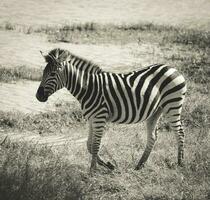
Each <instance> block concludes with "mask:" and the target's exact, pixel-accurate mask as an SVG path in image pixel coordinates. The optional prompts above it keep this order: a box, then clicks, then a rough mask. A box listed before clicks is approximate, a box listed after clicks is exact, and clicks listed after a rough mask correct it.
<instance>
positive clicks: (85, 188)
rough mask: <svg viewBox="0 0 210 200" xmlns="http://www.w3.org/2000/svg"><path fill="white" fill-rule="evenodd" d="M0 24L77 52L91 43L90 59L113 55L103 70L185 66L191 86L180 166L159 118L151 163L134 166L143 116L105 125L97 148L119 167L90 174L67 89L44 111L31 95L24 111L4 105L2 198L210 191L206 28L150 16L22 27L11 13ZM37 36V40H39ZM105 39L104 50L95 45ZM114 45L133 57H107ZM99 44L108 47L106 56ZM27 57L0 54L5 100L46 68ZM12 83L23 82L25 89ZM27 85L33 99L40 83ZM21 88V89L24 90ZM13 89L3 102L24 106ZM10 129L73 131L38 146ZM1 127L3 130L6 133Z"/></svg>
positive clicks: (4, 31) (200, 195) (178, 195)
mask: <svg viewBox="0 0 210 200" xmlns="http://www.w3.org/2000/svg"><path fill="white" fill-rule="evenodd" d="M0 31H1V33H0V34H1V35H5V38H6V36H8V35H16V37H19V36H17V35H21V36H20V38H22V39H23V40H24V38H25V40H26V41H30V38H29V37H31V38H33V39H34V38H43V37H44V38H45V40H43V43H44V45H45V46H47V47H49V46H50V47H54V46H55V45H56V46H61V47H65V48H67V49H68V47H72V48H73V49H74V50H75V51H77V52H78V53H79V50H81V51H82V50H84V49H85V48H86V47H89V48H90V50H89V51H86V49H85V50H84V51H82V52H83V55H84V56H86V55H87V57H88V56H89V57H88V58H91V59H93V58H95V57H100V56H101V57H100V59H101V60H100V59H99V60H97V58H96V61H98V62H99V63H100V64H101V63H104V62H105V60H107V59H110V61H108V62H107V63H106V66H104V69H105V70H109V71H114V72H127V71H132V70H136V69H139V68H141V67H143V66H146V65H150V64H153V63H167V64H168V65H171V66H174V67H176V68H177V69H178V70H179V71H180V72H181V73H183V74H184V76H185V78H186V80H187V86H188V91H187V95H186V101H185V104H184V109H183V115H182V119H183V124H184V126H185V133H186V144H185V166H184V167H178V166H177V165H176V160H177V157H176V156H177V145H176V139H175V135H174V134H173V133H172V132H171V131H170V128H169V127H168V126H167V124H166V123H165V121H164V119H163V120H161V121H160V124H159V128H160V130H159V135H158V141H157V143H156V145H155V147H154V149H153V151H152V153H151V155H150V157H149V160H148V162H147V164H146V165H145V167H144V168H143V169H141V170H140V171H135V170H134V168H135V165H136V164H137V162H138V160H139V158H140V156H141V154H142V152H143V150H144V147H145V144H146V131H145V125H144V123H141V124H134V125H116V124H108V125H107V127H106V133H105V136H104V139H103V143H102V148H101V152H100V154H101V156H102V157H103V158H105V159H106V160H110V161H111V162H112V163H114V164H115V165H116V169H115V170H114V171H112V172H111V171H109V170H107V169H104V168H102V167H98V170H97V172H96V173H95V175H94V176H90V173H89V166H90V158H91V157H90V156H89V154H88V152H87V150H86V143H85V141H84V140H83V139H84V138H87V135H88V125H87V123H86V121H85V120H84V119H83V117H82V114H81V111H80V107H79V105H78V103H77V102H76V101H74V100H72V99H71V98H72V97H71V96H70V95H69V98H70V101H68V100H67V97H66V94H62V93H61V94H62V95H61V96H62V97H64V96H65V98H63V99H64V100H62V98H61V99H60V100H59V101H52V102H53V103H52V104H53V105H52V107H53V109H49V110H45V109H44V107H41V109H42V108H43V109H44V111H45V112H40V109H39V107H38V106H37V105H36V106H37V107H36V106H35V102H34V101H32V102H30V103H29V106H30V107H33V105H34V110H33V108H31V110H30V112H21V111H17V110H12V109H3V108H2V109H1V111H0V128H1V129H0V131H1V132H0V134H1V136H2V137H1V140H0V141H1V146H0V199H1V200H14V199H21V200H24V199H25V200H32V199H34V200H35V199H36V200H37V199H50V200H53V199H55V200H57V199H60V200H61V199H62V200H63V199H65V200H67V199H146V200H149V199H151V200H152V199H153V200H154V199H155V200H157V199H177V200H178V199H189V200H191V199H196V200H197V199H210V162H209V160H210V133H209V128H210V98H209V97H210V67H209V66H210V57H209V55H210V32H208V31H206V30H198V29H196V28H194V29H189V28H182V27H179V26H170V25H157V24H153V23H135V24H132V23H130V24H123V25H115V24H101V23H92V22H90V23H83V24H80V23H74V24H71V23H69V24H65V25H62V26H61V25H60V26H56V25H54V24H53V25H50V26H49V25H48V26H47V25H46V26H43V25H37V26H32V25H24V26H23V25H20V24H17V23H15V22H9V21H7V22H4V23H2V24H1V30H0ZM32 41H40V40H39V39H36V40H32ZM33 44H34V45H36V43H35V42H34V43H33ZM25 45H26V46H27V45H28V44H27V43H26V44H25ZM44 45H43V46H44ZM99 47H100V48H99ZM102 47H107V49H106V50H104V48H103V50H101V48H102ZM115 47H119V48H121V50H122V49H123V50H122V51H119V53H120V54H121V55H122V57H126V54H128V53H129V56H128V57H126V59H125V60H123V58H122V60H121V62H119V61H117V62H116V59H117V56H116V54H114V58H115V59H113V58H112V57H111V56H112V54H111V53H110V52H109V50H110V49H112V50H114V49H115ZM14 48H17V47H16V46H14ZM78 48H79V50H77V49H78ZM46 49H47V48H46ZM124 49H126V50H124ZM49 50H50V49H49ZM69 50H71V48H69ZM94 50H96V51H99V52H100V51H101V55H100V54H99V53H98V54H97V53H95V55H94V56H93V57H91V55H89V54H91V51H92V54H94ZM4 51H5V49H4ZM28 51H29V52H30V46H29V50H28ZM116 51H117V50H116ZM103 52H105V53H107V54H106V55H102V53H103ZM142 52H144V53H142ZM37 53H39V52H38V50H37ZM78 53H77V54H78ZM24 55H25V54H24ZM107 55H108V56H107ZM25 56H26V58H25V59H26V61H28V62H26V64H24V65H20V64H19V61H21V62H22V60H21V59H20V57H19V59H16V60H17V62H16V60H15V59H11V61H12V62H11V63H10V64H11V66H7V64H5V63H6V62H5V59H4V56H3V55H1V57H0V58H1V61H0V62H1V63H0V65H1V67H0V82H1V83H0V87H1V88H2V90H1V96H0V98H1V99H5V97H4V94H5V93H4V90H6V89H8V88H10V87H9V86H11V85H12V86H14V87H16V86H15V85H17V86H19V85H20V84H22V83H23V84H25V85H26V86H28V87H29V89H30V90H36V87H37V86H38V81H40V80H41V75H42V69H41V68H38V67H36V65H39V64H40V63H41V61H39V59H42V58H41V57H33V55H32V57H31V60H32V61H34V63H32V64H31V65H30V66H29V63H30V62H32V61H30V57H28V56H27V55H25ZM109 57H110V58H109ZM33 58H34V59H33ZM22 59H23V58H22ZM14 60H15V61H14ZM94 60H95V59H93V61H94ZM9 61H10V60H9ZM36 61H37V62H36ZM122 61H123V62H122ZM126 61H127V62H126ZM37 63H38V64H37ZM109 64H110V66H108V65H109ZM8 65H9V64H8ZM102 68H103V65H102ZM14 83H16V84H14ZM4 86H5V87H4ZM4 88H6V89H4ZM16 88H17V89H20V90H23V88H24V87H16ZM25 88H27V87H25ZM25 88H24V90H25ZM30 90H26V91H25V93H27V94H30V95H29V97H32V95H33V93H34V94H35V92H36V91H34V92H33V93H30ZM12 91H13V90H12ZM7 92H8V91H7ZM13 92H15V91H13ZM25 93H21V94H22V95H24V97H27V96H26V94H25ZM10 96H11V97H14V99H8V101H13V102H16V103H17V102H18V103H19V104H18V106H19V107H20V108H21V107H22V104H27V99H21V98H17V97H16V96H15V95H12V94H11V93H10ZM8 97H9V96H8ZM29 97H28V98H29ZM50 100H51V99H49V101H50ZM21 102H22V104H21ZM1 103H2V105H1V107H4V108H9V107H8V106H7V105H6V101H5V100H4V101H3V100H1ZM12 105H13V104H12ZM11 107H12V106H11ZM20 110H21V109H20ZM26 111H29V110H27V109H26ZM37 111H38V112H37ZM11 133H13V134H17V135H21V134H22V135H23V137H25V136H26V135H27V137H29V136H35V135H36V136H37V137H36V138H39V137H40V140H41V139H42V138H49V137H51V136H58V137H65V138H68V137H69V138H70V139H69V140H68V139H66V142H64V143H61V145H57V146H55V145H53V144H52V145H49V144H48V145H47V144H46V145H45V144H44V143H43V144H42V145H40V144H39V139H36V141H35V142H30V141H29V140H27V141H25V140H21V139H19V140H17V141H15V140H10V138H9V135H10V134H11ZM6 134H8V138H6V140H5V141H4V138H5V135H6ZM78 141H81V142H78Z"/></svg>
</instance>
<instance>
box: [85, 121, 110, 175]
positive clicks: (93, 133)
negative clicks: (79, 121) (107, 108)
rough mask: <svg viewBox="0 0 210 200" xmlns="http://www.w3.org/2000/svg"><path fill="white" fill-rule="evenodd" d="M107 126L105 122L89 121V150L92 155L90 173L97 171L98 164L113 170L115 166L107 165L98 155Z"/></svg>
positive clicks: (108, 163)
mask: <svg viewBox="0 0 210 200" xmlns="http://www.w3.org/2000/svg"><path fill="white" fill-rule="evenodd" d="M104 126H105V120H104V121H102V120H101V119H100V120H97V119H95V120H90V121H89V137H88V141H87V148H88V151H89V153H90V154H92V160H91V166H90V171H95V170H96V168H97V163H98V164H99V165H102V166H104V167H106V168H108V169H111V170H113V169H114V165H112V164H111V163H110V162H107V163H105V162H104V161H103V160H102V159H101V158H100V157H99V155H98V152H99V149H100V143H101V138H102V136H103V132H104Z"/></svg>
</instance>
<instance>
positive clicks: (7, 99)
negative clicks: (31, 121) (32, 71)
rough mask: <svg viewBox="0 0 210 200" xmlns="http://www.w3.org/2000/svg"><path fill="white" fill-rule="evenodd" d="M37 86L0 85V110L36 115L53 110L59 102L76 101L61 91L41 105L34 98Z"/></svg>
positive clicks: (34, 84)
mask: <svg viewBox="0 0 210 200" xmlns="http://www.w3.org/2000/svg"><path fill="white" fill-rule="evenodd" d="M38 86H39V82H32V81H19V82H17V83H15V84H11V83H4V84H1V83H0V105H1V106H0V110H2V111H20V112H23V113H38V112H46V111H49V110H54V109H55V104H56V103H59V102H61V101H65V102H71V101H76V99H74V98H73V96H72V95H71V94H69V92H68V91H67V90H65V89H63V90H60V91H58V92H57V93H55V94H54V95H53V96H51V97H50V98H49V100H48V101H47V102H46V103H41V102H39V101H38V100H37V99H36V97H35V94H36V91H37V88H38Z"/></svg>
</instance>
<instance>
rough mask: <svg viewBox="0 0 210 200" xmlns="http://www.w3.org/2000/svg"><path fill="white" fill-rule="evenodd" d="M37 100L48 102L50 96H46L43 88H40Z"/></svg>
mask: <svg viewBox="0 0 210 200" xmlns="http://www.w3.org/2000/svg"><path fill="white" fill-rule="evenodd" d="M36 98H37V99H38V101H40V102H46V101H47V99H48V95H45V93H44V88H43V87H39V89H38V91H37V93H36Z"/></svg>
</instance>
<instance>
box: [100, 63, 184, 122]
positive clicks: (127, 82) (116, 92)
mask: <svg viewBox="0 0 210 200" xmlns="http://www.w3.org/2000/svg"><path fill="white" fill-rule="evenodd" d="M102 77H103V95H104V99H105V102H106V104H107V107H108V110H109V120H110V121H111V122H117V123H136V122H139V121H144V120H146V119H148V118H149V117H150V116H152V115H153V114H154V112H155V111H156V110H157V108H158V107H162V108H163V112H164V113H167V114H168V111H169V109H170V108H171V107H173V106H175V105H174V104H176V106H177V104H178V105H181V104H182V103H183V100H184V94H185V91H186V85H185V80H184V78H183V76H182V75H181V74H179V72H178V71H177V70H176V69H174V68H171V67H169V66H166V65H162V64H157V65H152V66H150V67H147V68H144V69H141V70H139V71H134V72H130V73H127V74H114V73H106V72H103V73H102Z"/></svg>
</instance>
